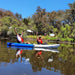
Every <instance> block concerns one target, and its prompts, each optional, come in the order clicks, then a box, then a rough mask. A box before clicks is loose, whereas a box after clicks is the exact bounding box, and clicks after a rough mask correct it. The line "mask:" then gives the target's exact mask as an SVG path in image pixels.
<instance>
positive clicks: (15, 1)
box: [0, 0, 75, 18]
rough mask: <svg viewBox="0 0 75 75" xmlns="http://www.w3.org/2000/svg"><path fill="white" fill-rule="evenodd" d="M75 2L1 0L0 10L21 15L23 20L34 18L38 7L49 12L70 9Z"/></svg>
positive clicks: (61, 0)
mask: <svg viewBox="0 0 75 75" xmlns="http://www.w3.org/2000/svg"><path fill="white" fill-rule="evenodd" d="M74 1H75V0H0V8H2V9H6V10H10V11H11V12H13V13H14V14H15V13H19V14H21V15H22V17H23V18H27V17H29V16H32V15H33V14H34V13H35V12H36V9H37V7H38V6H40V7H41V8H42V9H44V8H45V9H46V11H47V12H51V11H58V10H66V9H69V6H68V4H69V3H73V2H74Z"/></svg>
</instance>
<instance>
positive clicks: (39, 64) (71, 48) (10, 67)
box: [0, 41, 75, 75]
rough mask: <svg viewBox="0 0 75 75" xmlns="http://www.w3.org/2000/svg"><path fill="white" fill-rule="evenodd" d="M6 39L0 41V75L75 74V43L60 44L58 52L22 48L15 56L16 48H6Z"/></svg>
mask: <svg viewBox="0 0 75 75" xmlns="http://www.w3.org/2000/svg"><path fill="white" fill-rule="evenodd" d="M6 43H7V42H6V41H0V75H75V45H70V44H61V45H60V47H59V48H58V51H59V53H57V52H50V51H42V54H41V56H37V55H36V53H37V52H36V51H35V50H23V53H22V54H21V57H16V50H17V49H13V48H7V45H6Z"/></svg>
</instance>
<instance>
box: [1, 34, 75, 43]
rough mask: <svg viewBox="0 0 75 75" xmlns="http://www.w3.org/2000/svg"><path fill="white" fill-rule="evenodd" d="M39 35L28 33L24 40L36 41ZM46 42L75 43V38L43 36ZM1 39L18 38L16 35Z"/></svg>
mask: <svg viewBox="0 0 75 75" xmlns="http://www.w3.org/2000/svg"><path fill="white" fill-rule="evenodd" d="M38 37H39V36H36V35H27V36H26V37H24V40H27V41H33V40H34V41H36V39H37V38H38ZM41 37H42V39H43V41H44V42H55V43H69V44H75V39H74V38H58V37H50V36H41ZM0 40H16V36H13V37H6V38H4V37H0ZM33 43H34V42H33Z"/></svg>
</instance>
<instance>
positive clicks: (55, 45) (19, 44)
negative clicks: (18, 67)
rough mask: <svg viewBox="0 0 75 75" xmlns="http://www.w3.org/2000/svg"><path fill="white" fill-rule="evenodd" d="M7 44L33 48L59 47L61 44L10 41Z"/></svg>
mask: <svg viewBox="0 0 75 75" xmlns="http://www.w3.org/2000/svg"><path fill="white" fill-rule="evenodd" d="M7 46H16V47H32V48H58V47H59V46H60V44H52V45H48V44H45V45H44V44H25V43H13V42H12V43H10V42H7Z"/></svg>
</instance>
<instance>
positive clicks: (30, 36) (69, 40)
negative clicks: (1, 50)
mask: <svg viewBox="0 0 75 75" xmlns="http://www.w3.org/2000/svg"><path fill="white" fill-rule="evenodd" d="M38 37H39V36H36V35H28V36H27V38H32V39H37V38H38ZM41 37H42V39H44V40H52V41H57V39H58V37H50V36H43V35H42V36H41ZM73 40H74V39H73V38H60V41H67V42H72V41H73Z"/></svg>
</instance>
